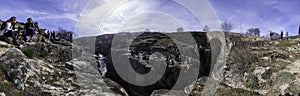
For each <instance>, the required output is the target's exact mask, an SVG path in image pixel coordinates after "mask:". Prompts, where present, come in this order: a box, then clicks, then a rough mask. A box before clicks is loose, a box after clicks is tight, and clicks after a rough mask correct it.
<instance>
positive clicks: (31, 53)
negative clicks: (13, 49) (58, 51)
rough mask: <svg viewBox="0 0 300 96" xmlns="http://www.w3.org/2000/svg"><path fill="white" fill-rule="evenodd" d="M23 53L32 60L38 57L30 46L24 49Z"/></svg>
mask: <svg viewBox="0 0 300 96" xmlns="http://www.w3.org/2000/svg"><path fill="white" fill-rule="evenodd" d="M22 52H23V53H24V54H25V55H26V56H27V57H28V58H30V59H33V58H35V57H36V54H35V52H34V49H33V48H31V47H28V46H25V47H24V48H23V49H22Z"/></svg>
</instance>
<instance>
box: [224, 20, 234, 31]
mask: <svg viewBox="0 0 300 96" xmlns="http://www.w3.org/2000/svg"><path fill="white" fill-rule="evenodd" d="M221 29H222V31H223V32H230V31H231V30H232V29H233V25H232V24H231V23H230V22H227V21H225V22H223V23H222V24H221Z"/></svg>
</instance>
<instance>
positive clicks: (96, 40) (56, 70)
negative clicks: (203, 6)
mask: <svg viewBox="0 0 300 96" xmlns="http://www.w3.org/2000/svg"><path fill="white" fill-rule="evenodd" d="M190 33H191V35H192V36H193V38H194V39H195V42H196V45H197V48H198V50H195V47H193V46H192V42H190V41H183V40H177V39H171V38H170V37H168V36H170V35H172V36H183V35H184V34H187V33H184V32H183V33H167V35H164V34H161V33H156V32H152V33H143V34H141V35H137V34H136V33H119V34H121V36H124V38H119V39H120V40H119V39H118V40H116V41H118V42H114V44H115V45H117V46H114V47H112V42H113V38H114V36H115V34H107V35H100V36H96V37H84V38H78V39H76V40H74V42H64V43H61V42H46V41H36V42H29V43H25V44H24V47H23V48H21V49H19V48H15V47H14V45H11V44H9V43H6V42H3V41H0V54H1V56H0V95H1V94H5V95H6V96H34V95H39V96H40V95H42V96H57V95H63V96H73V95H80V96H81V95H83V96H90V95H100V96H103V95H104V96H107V95H108V96H115V95H117V96H124V95H127V94H128V95H130V96H140V95H143V96H149V95H151V96H160V95H162V94H164V93H165V92H168V90H170V89H171V88H172V87H173V85H174V84H175V83H176V81H177V78H178V76H179V75H180V74H181V72H183V73H185V72H195V71H193V70H198V71H197V72H196V73H198V74H197V75H198V79H197V80H196V83H195V85H191V82H193V81H194V80H185V81H186V82H185V83H183V84H182V85H181V87H182V88H179V89H176V90H172V91H169V93H168V94H170V95H172V96H173V95H175V96H182V95H192V96H199V95H201V92H203V89H204V88H205V86H209V85H208V84H207V83H206V82H207V80H208V78H209V77H208V76H210V71H211V68H212V67H211V63H212V62H214V60H213V58H212V57H211V56H212V55H214V53H213V52H211V49H212V48H215V47H213V46H214V45H212V44H217V43H210V42H209V40H208V38H207V35H206V33H204V32H190ZM134 36H135V37H138V38H136V39H134V40H133V42H132V43H131V41H130V40H129V39H126V38H128V37H134ZM225 41H226V66H225V67H224V68H222V73H221V74H222V75H221V76H222V78H221V79H220V81H221V82H220V83H219V84H218V85H217V91H216V93H215V95H217V96H224V95H225V96H227V95H228V96H232V95H234V96H256V95H257V96H259V95H267V96H274V95H277V96H278V95H280V94H282V95H284V94H290V95H298V94H299V92H300V89H299V88H300V74H299V73H300V48H298V47H297V43H298V42H299V41H300V38H299V37H293V38H290V39H289V41H286V40H273V41H270V40H268V39H265V38H262V37H256V36H247V35H243V34H237V33H226V34H225ZM122 42H127V43H122ZM174 42H177V43H178V44H180V45H184V47H182V48H183V49H184V50H191V51H192V52H197V53H198V54H200V57H199V58H193V57H189V56H186V55H184V54H182V53H180V52H179V49H180V48H181V47H176V44H174ZM128 46H129V47H130V50H127V49H126V47H128ZM112 52H116V53H117V54H119V55H120V56H121V57H122V56H124V57H126V58H127V59H129V61H130V64H131V66H132V68H133V69H134V70H135V71H136V72H138V73H140V74H146V73H147V72H149V71H150V70H158V69H160V68H158V69H155V68H154V67H155V66H150V65H147V63H149V62H152V61H153V62H157V61H161V60H162V61H165V62H166V63H167V64H166V65H167V66H165V65H162V66H165V67H166V71H165V72H164V75H163V76H162V77H161V79H159V81H158V82H155V83H154V84H152V85H148V86H137V85H134V84H130V83H128V82H126V81H125V80H123V79H122V78H121V77H120V76H119V74H118V73H117V71H118V70H116V68H115V67H114V66H113V60H116V59H117V61H119V62H120V63H118V64H123V61H122V59H120V60H118V58H113V56H112V55H113V54H114V53H112ZM155 52H159V53H161V54H162V56H163V57H161V58H158V56H153V55H152V54H154V53H155ZM102 55H103V57H102ZM162 58H165V59H162ZM182 58H188V59H182ZM185 60H186V61H185ZM184 62H194V63H200V66H196V65H193V63H192V64H190V65H189V64H186V63H184ZM100 64H106V68H107V73H106V74H105V77H103V76H101V72H103V71H101V65H100ZM154 64H160V63H154ZM120 66H121V65H120ZM159 66H161V65H159ZM122 70H123V71H124V72H126V70H127V69H125V67H124V69H122ZM182 70H183V71H182ZM188 74H193V73H188ZM129 76H132V78H134V79H135V80H138V81H140V80H142V81H143V82H144V81H145V82H147V80H144V79H141V78H138V77H137V76H135V75H131V74H129ZM202 95H208V94H202Z"/></svg>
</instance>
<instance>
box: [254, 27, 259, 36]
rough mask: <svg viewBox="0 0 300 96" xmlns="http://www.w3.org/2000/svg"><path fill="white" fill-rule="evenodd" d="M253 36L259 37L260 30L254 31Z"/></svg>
mask: <svg viewBox="0 0 300 96" xmlns="http://www.w3.org/2000/svg"><path fill="white" fill-rule="evenodd" d="M254 35H255V36H260V29H259V28H255V29H254Z"/></svg>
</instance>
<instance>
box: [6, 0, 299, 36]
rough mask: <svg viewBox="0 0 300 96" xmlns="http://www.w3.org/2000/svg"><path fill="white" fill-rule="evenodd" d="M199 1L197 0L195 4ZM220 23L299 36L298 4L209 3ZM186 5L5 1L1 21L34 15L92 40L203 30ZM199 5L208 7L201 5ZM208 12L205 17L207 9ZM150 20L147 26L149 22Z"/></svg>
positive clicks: (155, 0) (134, 0)
mask: <svg viewBox="0 0 300 96" xmlns="http://www.w3.org/2000/svg"><path fill="white" fill-rule="evenodd" d="M192 1H196V0H192ZM208 1H209V3H210V5H211V7H212V8H213V9H214V12H215V14H217V16H218V17H219V19H220V20H221V21H228V22H231V23H233V26H234V29H233V30H232V31H234V32H245V31H246V30H247V29H248V28H250V27H258V28H260V29H261V31H262V32H263V34H264V35H266V34H267V33H268V31H269V30H272V31H275V32H280V31H281V30H283V31H284V32H285V31H288V32H290V34H296V33H297V31H298V27H299V25H300V11H297V9H299V8H298V7H297V6H299V4H300V1H299V0H208ZM186 6H189V5H185V6H183V5H181V4H178V3H176V2H174V1H171V0H128V1H125V0H1V3H0V19H1V20H6V19H8V18H9V17H10V16H16V17H17V19H18V21H22V22H25V21H26V18H28V17H32V18H33V20H34V21H37V22H39V25H40V27H43V28H46V29H50V30H56V29H57V28H58V27H63V28H65V29H67V30H72V31H75V32H76V34H79V35H82V36H89V35H95V34H109V33H115V32H117V31H143V30H144V29H145V28H149V29H150V30H155V31H175V30H176V28H178V27H183V28H184V29H186V30H202V26H203V25H205V24H202V23H203V22H201V21H203V20H201V19H199V18H197V17H195V16H194V15H193V12H191V10H190V9H188V8H187V7H186ZM199 6H204V5H201V4H199ZM200 11H201V12H202V11H203V14H204V15H205V13H206V10H200ZM145 22H147V23H145Z"/></svg>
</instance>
